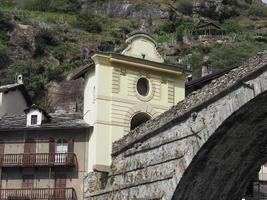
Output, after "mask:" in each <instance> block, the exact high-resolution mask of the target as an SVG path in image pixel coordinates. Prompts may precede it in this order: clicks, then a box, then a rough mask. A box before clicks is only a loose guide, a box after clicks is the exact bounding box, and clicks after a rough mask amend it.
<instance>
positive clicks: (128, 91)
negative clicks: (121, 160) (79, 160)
mask: <svg viewBox="0 0 267 200" xmlns="http://www.w3.org/2000/svg"><path fill="white" fill-rule="evenodd" d="M126 42H127V43H128V47H127V48H126V49H125V50H124V51H123V52H122V53H121V54H115V53H103V52H97V53H94V55H93V56H92V59H93V61H94V63H93V64H91V65H89V66H87V67H86V68H84V69H83V70H82V71H80V72H79V73H78V74H76V75H75V78H78V77H81V76H83V77H84V78H85V88H84V119H85V121H86V122H87V123H89V124H90V125H92V126H93V130H92V132H91V134H90V136H89V147H88V148H89V159H88V160H89V165H88V166H89V169H88V170H89V172H90V171H92V170H93V169H94V167H95V166H96V165H98V166H99V165H104V166H109V165H110V164H111V147H112V142H114V141H115V140H118V139H119V138H121V137H123V135H125V134H127V133H128V132H129V131H130V130H131V129H134V128H136V127H137V126H139V125H140V124H142V123H144V122H146V121H147V120H149V119H150V118H154V117H156V116H158V115H160V114H161V113H163V112H165V111H166V110H168V109H169V108H170V107H171V106H173V105H175V104H176V103H177V102H179V101H181V100H183V99H184V97H185V80H186V77H187V76H188V75H189V74H190V71H188V70H186V69H183V68H181V67H179V66H172V65H167V64H164V59H163V58H162V57H161V55H160V54H159V53H158V51H157V46H156V42H155V41H154V39H153V38H152V37H151V36H150V35H148V34H146V33H142V32H136V33H134V34H132V35H131V37H129V38H128V39H127V41H126Z"/></svg>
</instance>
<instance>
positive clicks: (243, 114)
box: [172, 92, 267, 200]
mask: <svg viewBox="0 0 267 200" xmlns="http://www.w3.org/2000/svg"><path fill="white" fill-rule="evenodd" d="M266 161H267V92H264V93H263V94H261V95H259V96H258V97H256V98H255V99H253V100H251V101H249V102H248V103H247V104H245V105H244V106H242V107H241V108H240V109H239V110H238V111H236V112H234V113H233V114H232V115H231V116H230V117H229V118H228V119H226V120H225V121H224V122H223V123H222V125H221V126H219V128H218V129H217V130H216V131H215V132H214V133H213V135H212V136H211V137H210V138H209V139H208V140H207V142H206V143H205V144H204V145H203V146H202V148H201V149H200V150H199V151H198V153H197V154H196V155H195V156H194V158H193V160H192V162H191V163H190V165H189V166H188V167H187V169H186V171H185V172H184V174H183V176H182V179H181V180H180V182H179V184H178V186H177V188H176V190H175V193H174V195H173V198H172V199H173V200H195V199H196V200H214V199H218V200H241V198H242V195H243V194H244V193H245V190H246V188H247V186H248V184H249V183H250V182H251V181H252V180H253V179H254V178H255V175H256V173H257V172H258V171H259V170H260V166H261V165H263V164H264V163H265V162H266Z"/></svg>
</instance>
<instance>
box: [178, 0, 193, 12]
mask: <svg viewBox="0 0 267 200" xmlns="http://www.w3.org/2000/svg"><path fill="white" fill-rule="evenodd" d="M175 7H176V9H177V10H178V11H179V12H181V13H183V14H185V15H191V14H192V12H193V3H192V1H190V0H177V1H176V4H175Z"/></svg>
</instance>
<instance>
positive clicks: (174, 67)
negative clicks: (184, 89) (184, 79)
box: [71, 51, 192, 80]
mask: <svg viewBox="0 0 267 200" xmlns="http://www.w3.org/2000/svg"><path fill="white" fill-rule="evenodd" d="M95 54H100V55H104V56H110V57H111V58H115V59H120V60H127V61H128V60H131V61H133V62H136V63H142V62H143V63H144V64H146V65H151V66H154V67H158V68H165V69H169V70H172V71H177V72H182V73H188V74H190V73H192V71H191V70H188V69H186V68H184V66H182V65H171V64H166V63H158V62H154V61H150V60H145V59H140V58H135V57H132V56H126V55H123V54H119V53H110V52H101V51H97V52H94V54H93V55H95ZM94 67H95V64H94V63H90V64H88V65H86V66H84V67H83V68H82V69H81V70H80V71H78V72H77V73H75V74H74V75H73V76H72V78H71V79H72V80H75V79H78V78H80V77H83V76H84V75H85V74H86V73H87V72H88V71H89V70H90V69H92V68H94Z"/></svg>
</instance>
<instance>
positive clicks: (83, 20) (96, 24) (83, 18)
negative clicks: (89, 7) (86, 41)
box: [75, 12, 102, 33]
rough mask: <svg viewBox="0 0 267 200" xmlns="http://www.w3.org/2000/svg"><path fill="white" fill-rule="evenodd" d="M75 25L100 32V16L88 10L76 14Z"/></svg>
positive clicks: (89, 30)
mask: <svg viewBox="0 0 267 200" xmlns="http://www.w3.org/2000/svg"><path fill="white" fill-rule="evenodd" d="M75 25H76V26H78V27H80V28H82V29H84V30H86V31H88V32H93V33H100V32H102V24H101V18H100V17H98V16H96V15H93V14H91V13H89V12H82V13H80V14H79V15H78V16H77V22H76V24H75Z"/></svg>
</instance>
